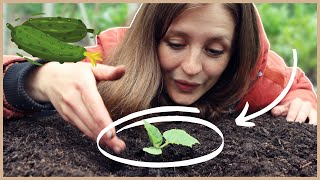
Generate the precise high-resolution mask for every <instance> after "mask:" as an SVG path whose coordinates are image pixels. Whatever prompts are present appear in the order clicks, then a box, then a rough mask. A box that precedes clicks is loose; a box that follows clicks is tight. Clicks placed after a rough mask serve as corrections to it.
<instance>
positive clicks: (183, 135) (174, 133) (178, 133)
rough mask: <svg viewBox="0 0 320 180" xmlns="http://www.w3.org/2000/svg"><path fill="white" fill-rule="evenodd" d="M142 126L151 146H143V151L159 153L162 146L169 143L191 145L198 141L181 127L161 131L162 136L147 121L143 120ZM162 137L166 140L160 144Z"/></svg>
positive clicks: (153, 153)
mask: <svg viewBox="0 0 320 180" xmlns="http://www.w3.org/2000/svg"><path fill="white" fill-rule="evenodd" d="M144 127H145V129H146V130H147V132H148V136H149V139H150V141H151V143H152V145H153V147H145V148H143V151H145V152H147V153H149V154H152V155H159V154H162V148H164V147H166V146H167V145H169V144H178V145H183V146H188V147H190V148H191V147H192V145H194V144H196V143H198V144H200V143H199V141H198V140H197V139H196V138H194V137H192V136H190V135H189V134H188V133H187V132H186V131H184V130H182V129H170V130H168V131H166V132H164V133H163V136H162V134H161V132H160V131H159V129H158V128H157V127H155V126H153V125H151V124H150V123H148V122H147V121H145V120H144ZM163 137H164V138H165V139H166V142H165V143H164V144H162V139H163Z"/></svg>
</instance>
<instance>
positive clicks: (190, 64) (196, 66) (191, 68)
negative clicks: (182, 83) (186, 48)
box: [181, 51, 202, 76]
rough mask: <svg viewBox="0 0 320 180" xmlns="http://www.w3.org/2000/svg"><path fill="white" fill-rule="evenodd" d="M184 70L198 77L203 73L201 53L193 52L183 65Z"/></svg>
mask: <svg viewBox="0 0 320 180" xmlns="http://www.w3.org/2000/svg"><path fill="white" fill-rule="evenodd" d="M181 67H182V70H183V71H184V72H185V73H186V74H187V75H190V76H193V75H197V74H199V73H200V72H201V71H202V63H201V52H200V51H192V52H190V53H188V55H187V56H186V57H185V58H184V60H183V62H182V63H181Z"/></svg>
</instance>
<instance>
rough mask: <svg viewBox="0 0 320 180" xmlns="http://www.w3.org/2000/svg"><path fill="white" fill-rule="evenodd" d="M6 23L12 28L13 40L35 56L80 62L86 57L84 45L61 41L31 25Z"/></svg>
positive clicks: (59, 60) (50, 59)
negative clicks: (14, 25)
mask: <svg viewBox="0 0 320 180" xmlns="http://www.w3.org/2000/svg"><path fill="white" fill-rule="evenodd" d="M6 25H7V27H8V28H9V29H10V30H11V41H12V42H14V43H16V44H17V45H18V48H19V49H22V50H24V51H25V52H27V53H29V54H31V55H32V56H34V57H38V58H41V59H44V60H47V61H58V62H60V63H64V62H78V61H81V60H83V59H84V58H85V57H86V53H87V51H86V49H85V48H84V47H81V46H78V45H71V44H68V43H66V42H63V41H60V40H59V39H56V38H54V37H52V36H51V35H49V34H46V33H44V32H42V31H40V30H38V29H36V28H33V27H31V26H25V25H20V26H16V27H13V26H12V25H11V24H9V23H7V24H6Z"/></svg>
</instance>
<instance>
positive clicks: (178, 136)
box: [163, 129, 200, 147]
mask: <svg viewBox="0 0 320 180" xmlns="http://www.w3.org/2000/svg"><path fill="white" fill-rule="evenodd" d="M163 137H164V138H165V139H166V141H168V142H169V143H171V144H178V145H183V146H188V147H192V145H194V144H196V143H198V144H200V143H199V141H198V140H197V139H196V138H194V137H192V136H190V135H189V134H188V133H187V132H186V131H184V130H181V129H170V130H168V131H166V132H164V133H163Z"/></svg>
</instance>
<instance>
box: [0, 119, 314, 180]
mask: <svg viewBox="0 0 320 180" xmlns="http://www.w3.org/2000/svg"><path fill="white" fill-rule="evenodd" d="M235 117H236V116H235V115H228V116H224V117H223V118H221V120H219V121H216V122H213V123H214V124H215V125H216V126H217V127H218V128H219V129H220V130H221V132H222V133H223V135H224V140H225V144H224V148H223V150H222V152H221V153H220V154H219V155H218V156H217V157H215V158H213V159H211V160H209V161H206V162H203V163H200V164H196V165H192V166H185V167H176V168H141V167H135V166H130V165H125V164H122V163H118V162H115V161H112V160H110V159H108V158H107V157H105V156H104V155H103V154H101V153H100V151H99V150H98V148H97V146H96V143H95V142H94V141H91V140H90V139H88V138H87V137H85V136H84V135H83V134H82V133H81V132H80V131H79V130H78V129H76V128H74V127H73V126H71V125H69V124H67V123H65V122H64V121H63V120H62V119H61V117H60V116H59V115H52V116H49V117H38V118H28V119H19V120H4V133H3V143H4V144H3V155H4V157H3V163H4V176H316V175H317V143H316V142H317V141H316V132H317V131H316V126H312V125H308V124H299V123H289V122H286V120H285V119H284V118H274V117H272V116H271V115H270V114H264V115H262V116H260V117H258V118H256V119H254V120H252V122H255V124H256V126H255V127H252V128H248V127H239V126H237V125H236V124H235V121H234V120H235ZM156 126H157V127H158V128H159V129H160V131H161V132H162V133H163V132H164V131H165V130H168V129H172V128H180V129H184V130H186V131H187V132H188V133H189V134H191V135H192V136H194V137H196V138H197V139H198V140H199V141H200V143H201V144H197V145H195V146H193V148H188V147H182V146H178V145H169V146H167V147H165V148H164V149H163V154H162V155H160V156H152V155H149V154H147V153H145V152H144V151H142V148H143V147H146V146H149V145H150V144H149V142H148V141H149V140H148V136H147V133H146V132H145V130H144V129H143V127H142V126H140V127H135V128H131V129H128V130H125V131H122V132H120V133H119V134H118V136H119V137H121V138H122V139H123V140H125V142H126V145H127V148H126V150H125V151H124V152H122V153H121V154H120V155H119V156H120V157H124V158H127V159H131V160H139V161H153V162H168V161H178V160H185V159H191V158H194V157H199V156H203V155H206V154H208V153H210V152H212V151H214V150H216V149H217V148H218V147H219V146H220V144H221V137H220V136H219V135H218V134H217V133H216V132H214V131H212V130H210V129H209V128H207V127H204V126H202V125H197V124H191V123H159V124H156ZM106 151H108V152H110V153H112V152H111V151H109V150H107V149H106Z"/></svg>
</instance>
